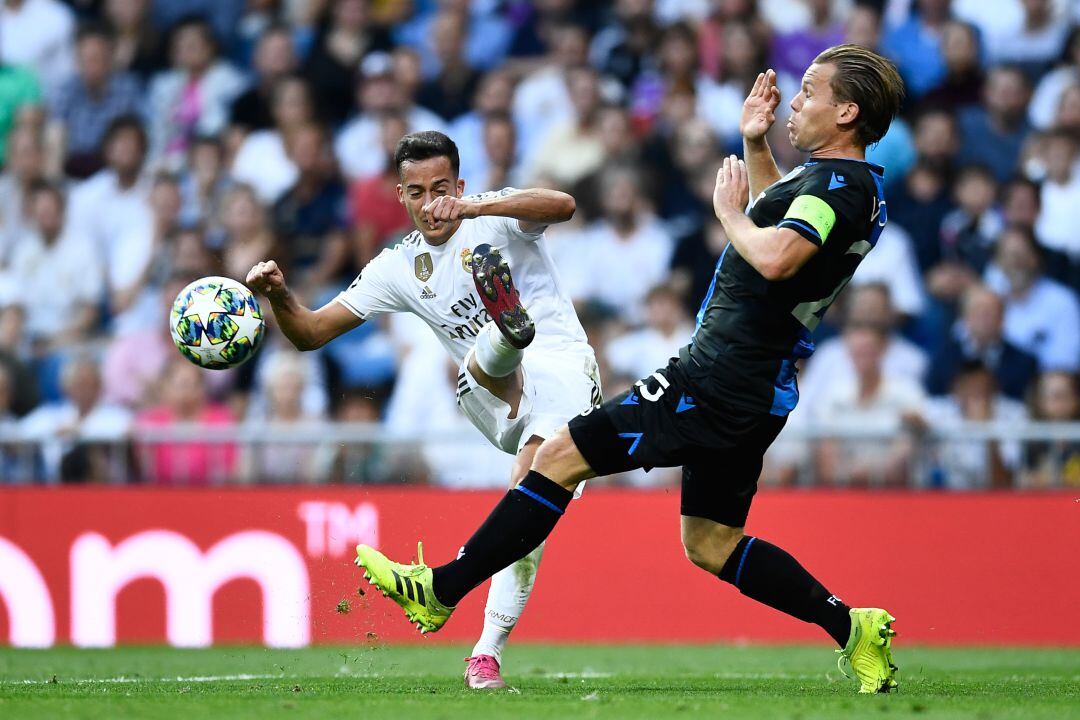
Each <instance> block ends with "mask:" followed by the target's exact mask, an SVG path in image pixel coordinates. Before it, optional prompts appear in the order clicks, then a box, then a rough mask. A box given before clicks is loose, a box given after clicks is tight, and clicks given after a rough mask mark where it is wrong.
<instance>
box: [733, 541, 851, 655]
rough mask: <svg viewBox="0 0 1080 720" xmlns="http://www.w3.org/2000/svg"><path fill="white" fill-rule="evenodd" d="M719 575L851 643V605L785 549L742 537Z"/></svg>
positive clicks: (838, 640)
mask: <svg viewBox="0 0 1080 720" xmlns="http://www.w3.org/2000/svg"><path fill="white" fill-rule="evenodd" d="M719 576H720V579H721V580H724V581H725V582H729V583H731V584H732V585H734V586H735V587H737V588H739V591H740V592H741V593H742V594H743V595H745V596H747V597H749V598H753V599H754V600H757V601H758V602H760V603H764V604H765V605H768V606H769V607H771V608H775V609H776V610H779V611H780V612H783V613H787V614H788V615H791V616H793V617H797V618H798V619H800V620H802V621H804V622H809V623H815V624H817V625H820V626H821V627H822V628H823V629H824V630H825V632H827V633H829V635H830V636H831V637H832V639H833V640H835V641H836V643H837V645H839V646H840V647H844V646H845V645H846V644H847V641H848V636H849V635H850V633H851V617H850V616H849V615H848V610H849V609H850V608H849V607H848V606H847V605H845V604H844V603H843V602H841V601H840V598H838V597H836V596H835V595H833V594H832V593H830V592H829V591H828V590H826V589H825V586H824V585H822V584H821V583H820V582H818V580H817V579H816V578H815V577H814V576H813V575H811V574H810V573H809V572H807V570H806V568H804V567H803V566H802V565H800V564H799V561H798V560H796V559H795V558H793V557H792V556H791V555H789V554H788V553H787V552H785V551H784V550H782V549H781V548H778V547H776V546H775V545H773V544H771V543H768V542H765V541H764V540H761V539H759V538H755V537H750V536H749V535H747V536H745V537H743V538H742V539H741V540H739V543H738V545H736V546H735V550H734V552H732V553H731V556H730V557H729V558H728V559H727V562H726V563H725V564H724V567H723V568H722V569H721V570H720V575H719Z"/></svg>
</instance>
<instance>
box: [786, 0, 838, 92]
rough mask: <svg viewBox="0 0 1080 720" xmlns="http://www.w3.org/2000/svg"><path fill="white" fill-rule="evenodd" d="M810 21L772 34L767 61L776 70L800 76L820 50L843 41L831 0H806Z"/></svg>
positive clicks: (834, 7) (834, 4) (834, 6)
mask: <svg viewBox="0 0 1080 720" xmlns="http://www.w3.org/2000/svg"><path fill="white" fill-rule="evenodd" d="M806 5H807V7H808V8H809V10H810V22H809V23H807V24H806V26H805V27H802V28H799V29H797V30H793V31H790V32H778V33H777V34H776V35H774V36H773V38H772V43H771V51H770V58H769V64H770V66H771V67H772V68H773V69H774V70H775V71H776V72H777V73H778V74H784V75H790V76H792V77H801V76H802V73H803V71H804V70H805V69H806V68H808V67H809V66H810V64H811V63H812V62H814V58H816V57H817V56H818V55H819V54H820V53H821V52H822V51H823V50H825V49H826V48H829V47H832V46H833V45H839V44H840V43H842V42H844V25H843V23H842V22H840V21H839V17H838V13H837V12H836V10H837V6H836V3H835V2H833V0H809V1H808V2H807V3H806Z"/></svg>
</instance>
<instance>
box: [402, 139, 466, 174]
mask: <svg viewBox="0 0 1080 720" xmlns="http://www.w3.org/2000/svg"><path fill="white" fill-rule="evenodd" d="M437 157H444V158H446V159H447V160H449V161H450V168H451V169H452V170H453V171H454V177H457V174H458V171H459V170H460V169H461V158H460V157H459V156H458V149H457V145H455V144H454V141H453V140H451V139H450V138H448V137H447V136H446V135H444V134H442V133H441V132H439V131H437V130H422V131H421V132H414V133H409V134H408V135H406V136H404V137H403V138H401V139H400V140H398V144H397V149H395V150H394V167H396V168H397V170H398V174H401V165H402V163H407V162H420V161H421V160H430V159H431V158H437Z"/></svg>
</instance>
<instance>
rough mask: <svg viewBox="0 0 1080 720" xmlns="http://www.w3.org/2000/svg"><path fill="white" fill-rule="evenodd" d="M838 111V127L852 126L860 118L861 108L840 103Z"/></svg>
mask: <svg viewBox="0 0 1080 720" xmlns="http://www.w3.org/2000/svg"><path fill="white" fill-rule="evenodd" d="M836 109H837V114H836V123H837V124H838V125H851V124H852V123H853V122H855V121H856V120H857V119H858V118H859V106H858V104H856V103H853V102H846V103H840V104H839V105H837V108H836Z"/></svg>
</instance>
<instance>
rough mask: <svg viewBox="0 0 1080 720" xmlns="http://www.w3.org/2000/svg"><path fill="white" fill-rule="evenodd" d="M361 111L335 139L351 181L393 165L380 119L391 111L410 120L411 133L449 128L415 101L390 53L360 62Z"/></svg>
mask: <svg viewBox="0 0 1080 720" xmlns="http://www.w3.org/2000/svg"><path fill="white" fill-rule="evenodd" d="M357 95H358V96H359V101H360V114H359V115H357V116H356V117H355V118H353V119H352V120H350V121H349V122H348V123H346V124H345V126H344V127H342V128H341V131H340V132H339V133H338V136H337V139H336V140H335V141H334V155H335V156H336V157H337V161H338V165H339V166H341V171H342V172H343V173H344V175H345V177H347V178H348V179H350V180H356V179H361V178H366V177H370V176H372V175H376V174H378V173H379V172H381V171H382V170H383V169H384V168H385V167H386V166H387V164H389V160H390V156H389V155H387V153H386V152H385V150H384V149H383V142H382V134H381V131H380V120H381V118H382V116H383V115H385V114H387V113H400V114H402V115H403V116H404V117H405V119H406V122H407V123H408V130H407V131H408V132H416V131H418V130H438V131H439V132H442V131H443V130H444V129H445V126H446V125H445V123H444V122H443V121H442V119H441V118H440V117H439V116H438V115H436V114H435V113H433V112H431V111H430V110H428V109H426V108H422V107H420V106H419V105H417V104H416V103H415V102H414V99H413V97H412V96H411V95H409V94H407V93H406V90H405V89H404V88H402V87H401V86H400V85H399V84H398V83H397V81H396V79H395V76H394V65H393V60H392V59H391V57H390V55H388V54H387V53H383V52H375V53H371V54H370V55H368V56H367V57H365V58H364V60H363V62H362V63H361V64H360V81H359V83H358V87H357Z"/></svg>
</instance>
